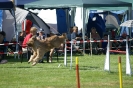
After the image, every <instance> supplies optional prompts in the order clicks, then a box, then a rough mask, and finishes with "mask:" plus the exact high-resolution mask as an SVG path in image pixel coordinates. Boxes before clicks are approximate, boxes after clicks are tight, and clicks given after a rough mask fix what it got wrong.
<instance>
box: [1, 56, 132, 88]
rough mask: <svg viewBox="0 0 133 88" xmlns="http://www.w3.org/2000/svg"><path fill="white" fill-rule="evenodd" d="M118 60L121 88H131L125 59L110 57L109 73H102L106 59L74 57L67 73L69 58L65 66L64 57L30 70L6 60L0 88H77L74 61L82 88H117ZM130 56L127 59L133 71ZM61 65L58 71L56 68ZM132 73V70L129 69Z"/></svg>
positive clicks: (26, 64) (25, 61) (28, 67)
mask: <svg viewBox="0 0 133 88" xmlns="http://www.w3.org/2000/svg"><path fill="white" fill-rule="evenodd" d="M118 56H121V57H122V79H123V88H133V77H132V76H128V75H126V72H125V71H126V68H125V66H126V64H125V61H126V59H125V55H111V56H110V58H111V59H110V70H111V72H108V71H104V70H103V69H104V60H105V55H93V56H89V55H85V56H80V55H78V54H75V55H74V56H73V64H72V69H70V55H69V56H67V59H68V60H67V66H64V60H63V59H64V57H63V56H60V57H59V62H57V60H56V56H55V57H53V62H52V63H47V62H46V61H45V63H40V64H37V65H36V66H31V64H28V63H27V60H26V59H25V60H24V62H23V63H20V59H14V57H10V58H9V57H7V59H8V63H7V64H0V70H1V71H0V88H77V87H76V70H75V57H78V58H79V74H80V86H81V88H119V75H118V74H119V73H118ZM132 58H133V56H132V55H131V56H130V60H131V65H132V67H133V60H132ZM59 64H60V67H58V66H59ZM132 70H133V69H132Z"/></svg>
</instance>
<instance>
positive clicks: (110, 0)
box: [17, 0, 132, 8]
mask: <svg viewBox="0 0 133 88" xmlns="http://www.w3.org/2000/svg"><path fill="white" fill-rule="evenodd" d="M17 5H24V6H25V7H26V8H68V7H86V8H89V7H131V6H132V3H128V2H122V1H116V0H17Z"/></svg>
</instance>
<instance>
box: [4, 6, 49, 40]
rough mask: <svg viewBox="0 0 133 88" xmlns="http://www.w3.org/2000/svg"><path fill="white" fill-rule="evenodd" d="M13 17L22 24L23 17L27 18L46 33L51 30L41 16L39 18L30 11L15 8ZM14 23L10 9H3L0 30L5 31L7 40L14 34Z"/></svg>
mask: <svg viewBox="0 0 133 88" xmlns="http://www.w3.org/2000/svg"><path fill="white" fill-rule="evenodd" d="M15 17H16V22H17V24H22V22H23V21H24V19H29V20H31V21H32V22H33V24H35V25H36V26H37V27H38V28H42V29H44V31H45V33H46V34H49V33H50V32H51V31H50V27H49V26H48V25H47V24H46V23H45V22H44V21H43V20H42V19H41V18H39V17H38V16H37V15H36V14H34V13H32V12H30V11H27V10H24V9H20V8H16V11H15ZM14 24H15V20H14V18H13V16H12V15H11V13H10V11H9V10H4V11H3V22H2V30H3V31H5V33H6V39H7V41H11V39H12V38H13V36H14V35H15V34H16V33H15V31H14V28H15V27H14Z"/></svg>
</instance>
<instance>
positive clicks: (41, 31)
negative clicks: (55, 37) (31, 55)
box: [37, 29, 45, 63]
mask: <svg viewBox="0 0 133 88" xmlns="http://www.w3.org/2000/svg"><path fill="white" fill-rule="evenodd" d="M37 38H38V39H39V40H44V39H45V35H44V31H43V29H40V31H39V32H38V36H37ZM39 63H44V61H43V58H42V59H41V60H39Z"/></svg>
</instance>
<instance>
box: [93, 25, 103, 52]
mask: <svg viewBox="0 0 133 88" xmlns="http://www.w3.org/2000/svg"><path fill="white" fill-rule="evenodd" d="M99 39H101V38H100V36H99V34H98V33H97V31H96V28H95V27H92V28H91V40H99ZM101 47H102V43H101V42H98V43H97V42H93V43H92V47H91V48H92V53H93V54H99V53H101V50H100V49H99V48H101Z"/></svg>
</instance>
